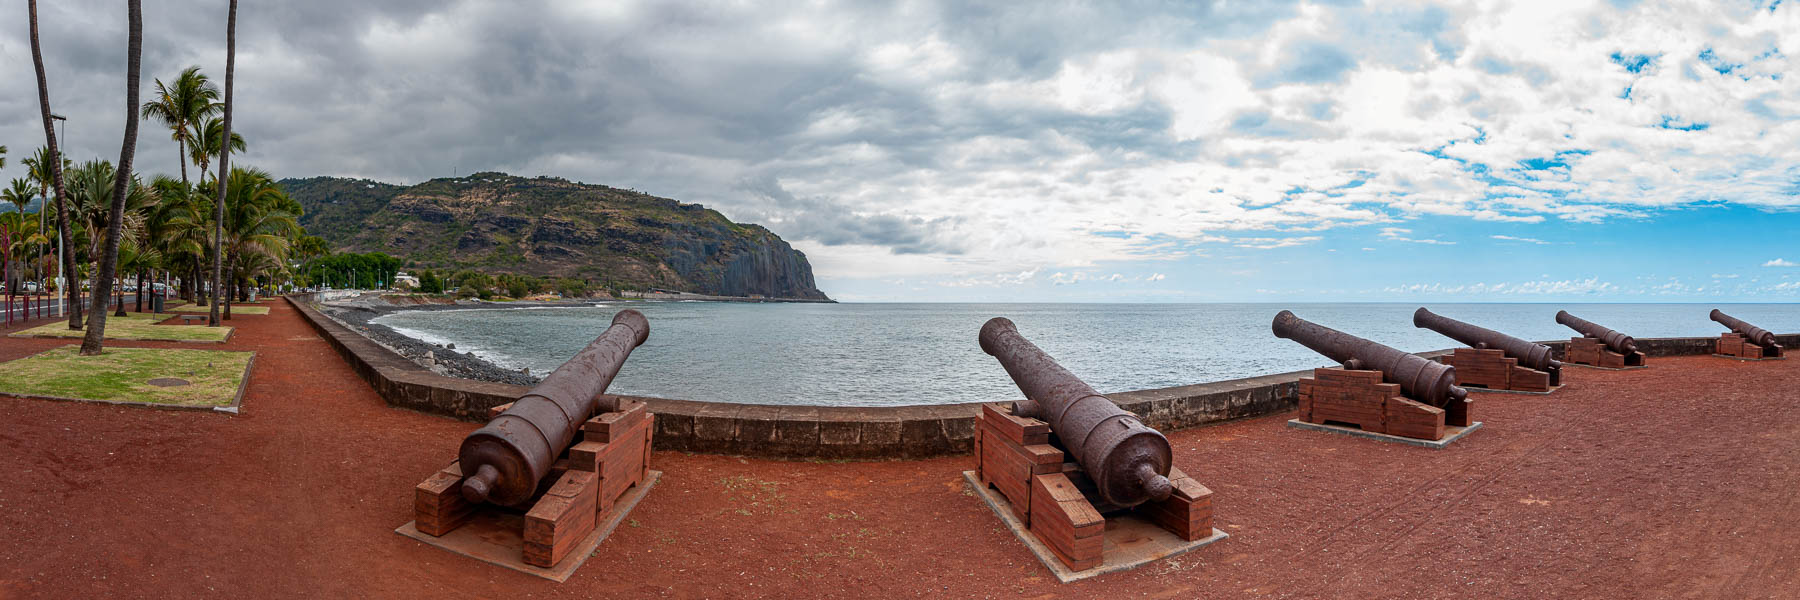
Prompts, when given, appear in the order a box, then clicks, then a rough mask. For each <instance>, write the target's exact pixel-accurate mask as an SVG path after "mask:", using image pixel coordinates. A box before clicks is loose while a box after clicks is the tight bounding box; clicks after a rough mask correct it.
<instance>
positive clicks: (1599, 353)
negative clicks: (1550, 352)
mask: <svg viewBox="0 0 1800 600" xmlns="http://www.w3.org/2000/svg"><path fill="white" fill-rule="evenodd" d="M1563 355H1564V357H1565V359H1566V360H1567V362H1571V363H1575V364H1578V365H1589V366H1594V367H1603V368H1607V369H1623V368H1626V367H1642V366H1644V353H1643V352H1632V353H1630V354H1622V353H1619V352H1614V351H1613V350H1612V349H1611V348H1607V347H1606V343H1605V342H1602V341H1600V338H1595V337H1588V336H1580V337H1573V338H1569V346H1568V348H1567V349H1565V350H1564V351H1563ZM1456 374H1457V376H1458V377H1461V376H1462V369H1457V370H1456Z"/></svg>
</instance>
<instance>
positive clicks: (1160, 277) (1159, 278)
mask: <svg viewBox="0 0 1800 600" xmlns="http://www.w3.org/2000/svg"><path fill="white" fill-rule="evenodd" d="M1168 278H1169V277H1168V276H1167V275H1163V274H1162V273H1151V274H1150V276H1149V277H1146V278H1144V281H1162V280H1164V279H1168Z"/></svg>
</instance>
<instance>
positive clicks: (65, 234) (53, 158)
mask: <svg viewBox="0 0 1800 600" xmlns="http://www.w3.org/2000/svg"><path fill="white" fill-rule="evenodd" d="M26 7H27V10H28V11H29V12H30V13H31V14H30V15H29V18H30V20H31V64H32V66H33V67H34V68H36V69H37V86H38V111H39V112H41V113H43V117H44V147H45V148H48V149H50V179H51V180H53V181H54V183H55V184H56V231H57V236H58V239H61V240H65V241H64V243H67V240H68V239H69V206H68V202H67V194H66V193H65V192H64V190H63V173H62V153H61V152H58V151H57V149H56V127H55V125H54V124H53V123H54V122H53V121H51V120H50V86H49V84H48V83H47V82H46V81H45V80H44V51H43V48H42V47H41V45H40V44H39V43H38V19H37V0H29V1H28V2H26ZM39 210H43V209H42V208H39ZM62 272H63V285H62V289H60V290H58V291H60V292H63V295H64V296H65V299H64V300H63V303H64V306H65V307H66V308H67V309H68V313H69V329H81V311H80V306H78V304H77V302H78V300H79V298H80V295H79V292H78V291H77V290H76V287H78V286H72V285H69V284H70V283H73V282H74V280H75V278H74V277H71V276H69V274H70V273H74V272H75V253H73V252H67V251H65V252H63V253H62Z"/></svg>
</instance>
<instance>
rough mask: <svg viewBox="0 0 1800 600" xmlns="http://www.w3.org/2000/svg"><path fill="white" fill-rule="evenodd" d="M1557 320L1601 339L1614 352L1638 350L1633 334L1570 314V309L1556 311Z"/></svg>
mask: <svg viewBox="0 0 1800 600" xmlns="http://www.w3.org/2000/svg"><path fill="white" fill-rule="evenodd" d="M1556 322H1557V323H1561V324H1563V325H1567V326H1568V327H1569V329H1573V330H1575V331H1577V332H1580V333H1581V334H1582V335H1585V336H1587V337H1591V338H1594V339H1597V340H1600V343H1602V344H1606V347H1607V349H1609V350H1612V351H1613V352H1617V353H1619V354H1631V353H1633V352H1637V340H1634V339H1632V338H1631V336H1629V335H1625V334H1623V333H1619V332H1617V331H1613V330H1611V329H1607V328H1605V327H1601V326H1599V325H1595V324H1594V323H1593V322H1591V321H1587V320H1584V319H1582V318H1581V317H1577V316H1575V315H1571V314H1569V311H1566V310H1559V311H1556Z"/></svg>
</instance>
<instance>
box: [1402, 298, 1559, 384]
mask: <svg viewBox="0 0 1800 600" xmlns="http://www.w3.org/2000/svg"><path fill="white" fill-rule="evenodd" d="M1413 325H1414V326H1416V327H1420V328H1424V329H1430V330H1432V331H1436V332H1438V333H1441V334H1443V335H1444V336H1445V337H1448V338H1450V339H1453V340H1456V341H1459V342H1462V343H1464V344H1468V345H1469V347H1468V348H1458V349H1456V350H1455V351H1454V352H1452V353H1451V354H1450V356H1447V357H1445V358H1444V362H1446V363H1449V364H1450V365H1452V366H1455V367H1456V373H1457V377H1458V379H1459V381H1461V382H1462V385H1464V386H1469V387H1478V388H1486V389H1490V390H1501V391H1514V392H1538V393H1546V392H1550V391H1552V390H1554V389H1556V388H1557V387H1559V386H1561V385H1562V362H1561V361H1558V360H1556V359H1554V358H1552V355H1553V354H1554V351H1553V350H1551V349H1550V347H1549V346H1545V345H1543V344H1539V343H1536V342H1529V341H1525V340H1522V339H1519V338H1516V337H1513V336H1510V335H1506V334H1504V333H1500V332H1498V331H1494V330H1492V329H1487V328H1484V327H1478V326H1475V325H1470V324H1468V323H1464V322H1462V321H1458V320H1456V319H1451V318H1448V317H1444V316H1440V315H1438V314H1436V313H1433V312H1431V311H1429V310H1426V309H1424V308H1420V309H1419V310H1417V311H1414V312H1413Z"/></svg>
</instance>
